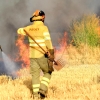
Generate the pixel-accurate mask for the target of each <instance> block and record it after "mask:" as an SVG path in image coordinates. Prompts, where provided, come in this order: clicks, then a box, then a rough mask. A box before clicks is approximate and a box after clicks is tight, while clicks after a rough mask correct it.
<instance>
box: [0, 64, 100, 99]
mask: <svg viewBox="0 0 100 100" xmlns="http://www.w3.org/2000/svg"><path fill="white" fill-rule="evenodd" d="M20 72H21V74H22V76H21V77H19V78H17V79H15V80H12V79H11V78H10V77H7V76H4V75H3V76H0V100H33V99H32V97H33V95H32V88H31V76H30V74H29V71H28V70H26V69H23V70H21V71H20ZM41 77H42V76H41ZM99 82H100V65H98V64H97V65H96V64H95V65H93V64H92V65H86V64H84V65H78V66H75V65H71V66H70V65H66V66H65V67H64V68H62V69H61V70H60V71H56V70H55V71H54V72H53V74H52V78H51V82H50V85H49V90H48V96H47V98H46V99H45V100H100V84H99Z"/></svg>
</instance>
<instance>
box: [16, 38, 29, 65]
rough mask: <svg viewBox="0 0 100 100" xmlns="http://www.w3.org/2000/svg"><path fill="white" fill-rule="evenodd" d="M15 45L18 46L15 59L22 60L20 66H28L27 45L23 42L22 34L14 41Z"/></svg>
mask: <svg viewBox="0 0 100 100" xmlns="http://www.w3.org/2000/svg"><path fill="white" fill-rule="evenodd" d="M16 46H17V47H18V50H19V52H18V55H19V57H17V59H16V60H17V61H22V62H23V64H22V67H29V65H30V61H29V46H28V45H26V44H25V43H24V36H20V37H19V38H18V39H17V41H16Z"/></svg>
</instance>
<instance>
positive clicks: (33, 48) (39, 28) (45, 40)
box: [17, 21, 53, 58]
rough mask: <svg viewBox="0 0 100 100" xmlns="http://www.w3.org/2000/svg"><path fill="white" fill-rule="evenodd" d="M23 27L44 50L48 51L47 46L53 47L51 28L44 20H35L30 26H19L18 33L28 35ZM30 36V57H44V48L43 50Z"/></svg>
mask: <svg viewBox="0 0 100 100" xmlns="http://www.w3.org/2000/svg"><path fill="white" fill-rule="evenodd" d="M23 29H25V30H26V31H27V32H28V34H29V35H31V36H32V37H33V38H34V39H35V41H36V42H37V43H38V44H39V45H40V46H41V47H42V48H43V49H44V50H46V51H47V48H48V49H53V46H52V42H51V37H50V33H49V30H48V28H47V26H45V25H44V23H43V22H42V21H35V22H34V23H33V24H32V25H30V26H27V27H24V28H19V29H18V30H17V33H18V34H21V35H26V34H25V32H24V31H23ZM28 38H29V43H30V44H29V46H30V58H39V57H42V56H43V55H44V54H43V53H44V52H43V50H41V48H39V46H38V45H37V44H36V43H35V42H34V41H33V40H32V39H31V38H30V37H28Z"/></svg>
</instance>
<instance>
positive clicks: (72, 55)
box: [65, 45, 100, 65]
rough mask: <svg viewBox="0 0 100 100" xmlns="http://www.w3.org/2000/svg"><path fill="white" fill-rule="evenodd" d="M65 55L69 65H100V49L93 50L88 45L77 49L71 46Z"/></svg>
mask: <svg viewBox="0 0 100 100" xmlns="http://www.w3.org/2000/svg"><path fill="white" fill-rule="evenodd" d="M65 54H66V55H65V57H66V60H67V61H68V64H69V65H79V64H100V47H94V48H92V47H89V46H87V45H81V46H80V47H78V48H76V47H74V46H72V45H70V46H68V48H67V50H66V52H65Z"/></svg>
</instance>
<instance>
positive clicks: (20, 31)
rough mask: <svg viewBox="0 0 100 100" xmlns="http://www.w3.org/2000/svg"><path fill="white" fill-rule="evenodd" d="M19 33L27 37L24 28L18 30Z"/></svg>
mask: <svg viewBox="0 0 100 100" xmlns="http://www.w3.org/2000/svg"><path fill="white" fill-rule="evenodd" d="M17 33H18V34H19V35H26V33H25V32H24V28H19V29H18V30H17Z"/></svg>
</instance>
